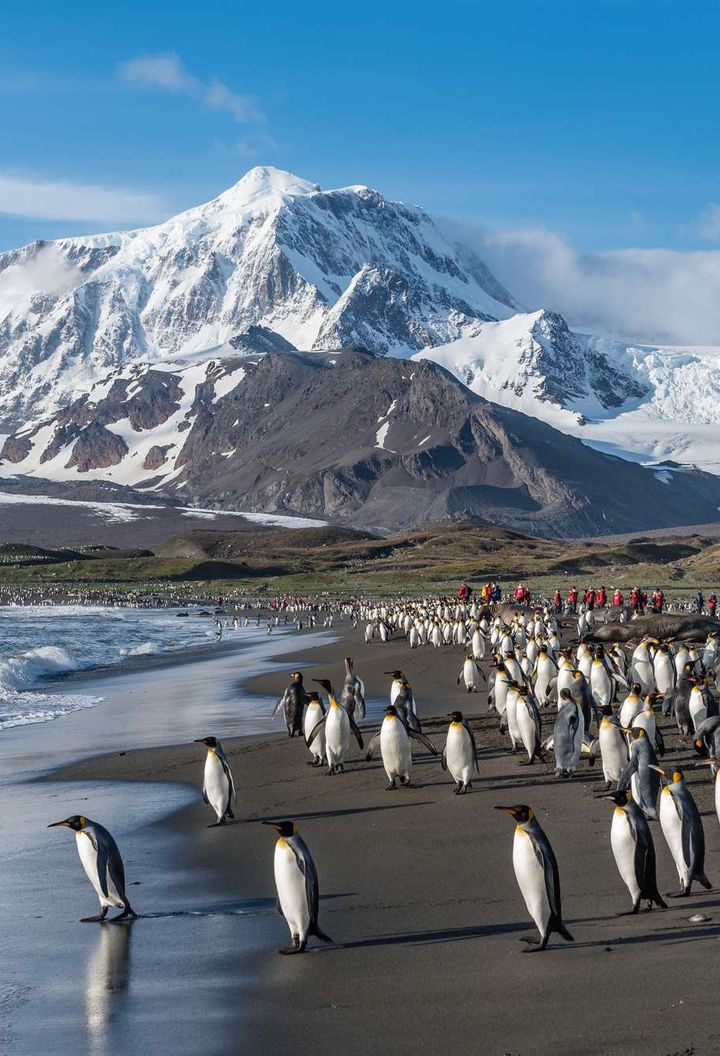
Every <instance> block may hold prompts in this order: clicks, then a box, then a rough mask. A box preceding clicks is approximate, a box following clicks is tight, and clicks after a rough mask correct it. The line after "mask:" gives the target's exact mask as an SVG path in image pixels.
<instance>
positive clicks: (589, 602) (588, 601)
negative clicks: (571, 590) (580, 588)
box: [583, 587, 595, 609]
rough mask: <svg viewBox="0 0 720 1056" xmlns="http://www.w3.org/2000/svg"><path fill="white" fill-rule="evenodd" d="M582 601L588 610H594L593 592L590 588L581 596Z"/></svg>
mask: <svg viewBox="0 0 720 1056" xmlns="http://www.w3.org/2000/svg"><path fill="white" fill-rule="evenodd" d="M583 601H584V602H585V605H586V606H587V608H588V609H594V608H595V591H594V590H593V589H592V587H587V588H586V590H585V593H584V594H583Z"/></svg>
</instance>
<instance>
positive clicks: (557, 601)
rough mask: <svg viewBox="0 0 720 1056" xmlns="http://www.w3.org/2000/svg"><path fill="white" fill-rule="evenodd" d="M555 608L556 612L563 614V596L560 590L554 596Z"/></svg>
mask: <svg viewBox="0 0 720 1056" xmlns="http://www.w3.org/2000/svg"><path fill="white" fill-rule="evenodd" d="M553 608H554V609H555V612H562V596H561V594H560V591H559V590H556V591H555V593H554V594H553Z"/></svg>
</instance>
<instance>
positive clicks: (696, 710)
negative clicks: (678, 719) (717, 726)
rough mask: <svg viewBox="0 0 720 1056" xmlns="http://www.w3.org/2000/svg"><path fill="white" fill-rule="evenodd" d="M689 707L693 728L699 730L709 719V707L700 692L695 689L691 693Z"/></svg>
mask: <svg viewBox="0 0 720 1056" xmlns="http://www.w3.org/2000/svg"><path fill="white" fill-rule="evenodd" d="M688 707H689V709H690V718H691V719H692V721H693V726H694V728H695V729H697V728H698V726H699V725H700V723H701V722H705V719H706V718H707V706H706V704H705V700H704V697H703V695H702V693H701V692H700V690H698V689H696V688H694V687H693V689H692V690H691V692H690V700H689V703H688Z"/></svg>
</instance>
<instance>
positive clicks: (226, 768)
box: [206, 752, 235, 817]
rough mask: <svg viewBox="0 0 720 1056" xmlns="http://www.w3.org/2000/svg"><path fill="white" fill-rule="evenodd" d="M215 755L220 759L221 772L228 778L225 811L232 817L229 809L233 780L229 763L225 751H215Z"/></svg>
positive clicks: (233, 785)
mask: <svg viewBox="0 0 720 1056" xmlns="http://www.w3.org/2000/svg"><path fill="white" fill-rule="evenodd" d="M217 755H218V758H219V759H220V762H221V763H222V768H223V773H224V774H225V777H226V778H227V779H228V784H229V786H230V789H229V793H230V794H229V796H228V811H227V813H228V815H229V816H230V817H232V816H233V814H232V811H231V810H230V804H231V803H232V801H233V800H234V799H235V782H234V781H233V776H232V771H231V770H230V764H229V763H228V761H227V759H226V758H225V753H224V752H217ZM206 802H207V801H206Z"/></svg>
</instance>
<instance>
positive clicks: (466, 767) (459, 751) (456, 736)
mask: <svg viewBox="0 0 720 1056" xmlns="http://www.w3.org/2000/svg"><path fill="white" fill-rule="evenodd" d="M445 760H446V762H447V766H448V770H449V771H450V773H451V774H452V776H453V779H454V780H455V781H460V782H462V784H463V785H467V784H469V783H470V781H471V779H472V769H473V750H472V744H471V742H470V737H469V736H468V733H467V730H466V729H465V727H464V726H462V725H460V723H453V724H452V725H451V726H450V728H449V730H448V735H447V741H446V744H445Z"/></svg>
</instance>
